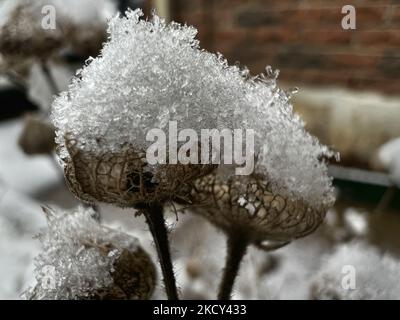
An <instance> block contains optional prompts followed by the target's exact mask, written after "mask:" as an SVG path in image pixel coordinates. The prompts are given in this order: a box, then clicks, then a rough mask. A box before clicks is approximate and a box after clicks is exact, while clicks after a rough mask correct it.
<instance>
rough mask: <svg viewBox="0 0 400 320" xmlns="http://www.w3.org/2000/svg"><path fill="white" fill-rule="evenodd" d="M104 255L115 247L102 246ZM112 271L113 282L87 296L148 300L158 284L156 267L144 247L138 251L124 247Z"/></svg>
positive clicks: (88, 297)
mask: <svg viewBox="0 0 400 320" xmlns="http://www.w3.org/2000/svg"><path fill="white" fill-rule="evenodd" d="M100 249H101V250H102V253H103V254H104V255H107V254H109V253H110V252H111V251H112V250H114V249H115V248H114V247H113V246H112V245H111V244H106V245H103V246H101V248H100ZM113 267H114V271H113V272H112V273H111V276H112V278H113V283H112V285H111V286H109V287H107V288H102V289H98V290H96V291H95V292H93V293H90V294H89V295H88V296H87V297H80V298H84V299H91V300H147V299H150V298H151V296H152V294H153V292H154V288H155V285H156V269H155V266H154V264H153V262H152V261H151V259H150V257H149V255H148V254H147V253H146V252H145V251H144V250H143V249H142V248H137V250H136V251H133V252H132V251H129V250H128V249H123V250H122V252H121V253H120V255H119V256H118V258H117V259H116V260H115V262H114V265H113Z"/></svg>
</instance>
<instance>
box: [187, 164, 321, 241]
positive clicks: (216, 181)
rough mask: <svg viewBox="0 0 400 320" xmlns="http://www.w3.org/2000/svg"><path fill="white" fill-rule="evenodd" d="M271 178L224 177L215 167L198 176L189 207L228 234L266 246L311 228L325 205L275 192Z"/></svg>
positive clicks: (291, 238) (303, 233)
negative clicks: (194, 204) (213, 170)
mask: <svg viewBox="0 0 400 320" xmlns="http://www.w3.org/2000/svg"><path fill="white" fill-rule="evenodd" d="M274 183H275V182H274V181H269V180H266V179H265V178H263V176H260V175H250V176H230V177H226V176H225V175H224V174H223V173H221V172H219V171H217V172H215V173H213V174H210V175H208V176H205V177H203V178H201V179H198V180H197V181H196V183H195V188H194V190H193V192H192V194H193V197H194V199H195V202H196V203H199V205H198V206H195V207H193V208H192V210H193V211H194V212H195V213H198V214H200V215H202V216H204V217H205V218H207V219H208V220H209V221H210V222H211V223H213V224H215V225H216V226H217V227H219V228H221V229H222V230H223V231H224V232H225V233H227V234H228V236H236V235H238V234H240V235H241V236H242V237H244V238H245V239H247V241H249V243H252V244H256V245H258V246H259V247H261V248H264V247H265V248H266V249H268V248H269V242H272V243H278V244H279V243H285V242H288V241H291V240H293V239H295V238H299V237H303V236H306V235H307V234H309V233H311V232H313V231H314V230H315V229H316V228H317V227H318V226H319V225H320V223H321V222H322V221H323V218H324V216H325V212H326V210H327V208H328V207H326V206H325V205H318V206H313V205H311V204H309V203H307V202H306V201H304V200H301V199H296V198H293V199H292V198H290V197H287V196H286V195H282V194H279V193H277V192H276V191H275V190H276V188H274Z"/></svg>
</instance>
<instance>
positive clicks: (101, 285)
mask: <svg viewBox="0 0 400 320" xmlns="http://www.w3.org/2000/svg"><path fill="white" fill-rule="evenodd" d="M46 212H47V214H48V229H47V230H44V231H43V232H42V233H41V234H40V235H39V236H38V238H39V240H40V242H41V244H42V253H41V254H40V255H39V256H38V257H37V258H36V261H35V267H36V268H35V277H36V280H37V285H36V287H35V288H32V289H30V290H29V291H28V292H27V293H26V297H27V298H29V299H82V298H89V297H90V296H91V295H92V294H94V293H98V292H100V291H102V290H104V289H105V288H110V287H113V281H114V278H115V276H114V275H113V272H114V271H115V263H116V262H117V259H118V258H119V257H120V256H121V255H122V254H125V253H124V252H133V253H136V252H138V250H141V249H140V247H139V246H138V240H137V239H136V238H133V237H130V236H128V235H126V234H124V233H121V232H118V231H114V230H111V229H108V228H105V227H102V226H101V225H99V223H98V222H97V221H96V220H95V219H94V218H93V215H94V213H95V212H94V211H93V210H92V209H84V208H78V209H76V210H75V211H74V212H64V213H63V214H62V215H60V216H55V215H54V213H52V212H51V211H49V210H48V209H47V210H46ZM125 250H126V251H125ZM150 269H151V268H150ZM138 283H139V282H137V283H136V284H137V285H138Z"/></svg>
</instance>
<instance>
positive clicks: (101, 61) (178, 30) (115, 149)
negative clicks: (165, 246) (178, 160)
mask: <svg viewBox="0 0 400 320" xmlns="http://www.w3.org/2000/svg"><path fill="white" fill-rule="evenodd" d="M142 16H143V13H142V12H141V11H140V10H135V11H127V12H126V16H125V17H118V16H117V17H115V18H113V19H112V20H111V21H110V25H109V29H108V32H109V40H108V42H107V43H106V44H105V45H104V48H103V49H102V52H101V55H100V56H98V57H97V58H90V59H88V61H87V63H86V66H85V67H84V68H83V69H82V70H79V71H78V73H77V77H76V78H75V79H73V81H72V84H71V85H70V87H69V89H68V91H66V92H63V93H61V94H60V96H59V97H57V99H55V101H54V103H53V106H52V120H53V123H54V125H55V127H56V136H57V137H56V141H57V144H58V153H59V156H60V158H61V160H62V161H63V162H64V165H65V166H66V167H67V171H68V172H75V173H73V174H72V178H68V177H67V179H69V180H70V181H72V182H73V183H72V184H71V183H70V185H74V186H78V187H79V185H80V187H81V189H82V190H79V188H74V189H75V190H78V191H79V192H75V193H76V194H78V195H80V194H82V193H84V194H85V197H86V198H89V197H88V196H87V195H90V197H91V198H92V200H93V198H94V199H101V200H102V201H104V200H107V199H106V198H107V197H106V198H105V197H103V196H100V197H98V196H97V195H96V192H95V191H93V190H97V189H98V188H97V186H96V185H95V184H94V183H93V181H97V183H98V182H99V181H100V179H98V178H97V176H98V175H99V174H100V175H101V179H103V178H104V175H105V174H103V172H112V173H113V174H116V175H115V176H118V177H119V178H120V179H119V180H118V181H117V180H115V179H113V180H112V181H109V182H107V183H106V184H105V187H104V185H102V186H100V187H99V188H100V189H102V188H105V189H109V191H110V193H111V194H112V197H119V196H120V194H121V192H122V193H123V197H122V198H123V199H122V200H121V201H120V202H118V201H114V200H113V201H114V202H115V203H117V204H118V203H120V204H122V205H123V206H125V205H130V204H132V203H135V202H136V201H137V200H136V199H139V200H140V201H142V200H143V199H145V200H146V201H152V200H151V199H150V198H151V197H153V195H152V194H157V196H158V197H160V198H168V197H169V196H170V195H171V194H172V195H174V196H175V195H176V197H178V198H179V197H182V195H181V194H180V193H181V190H179V189H182V188H183V189H184V192H183V198H185V197H186V195H187V193H186V191H187V190H186V185H187V183H186V182H188V181H189V180H190V178H198V177H201V176H204V174H205V173H207V171H208V169H210V168H207V166H205V167H204V166H200V167H197V166H196V165H193V166H179V165H174V164H172V165H171V168H169V167H168V165H167V166H164V165H162V164H159V163H156V164H149V163H146V164H143V167H142V164H141V163H139V162H137V165H136V164H135V165H133V166H129V167H126V166H125V167H123V168H122V169H120V166H119V167H118V168H116V169H115V168H114V164H115V161H117V162H118V161H123V162H124V163H126V162H127V161H126V160H120V159H121V158H124V157H125V155H126V154H129V161H130V162H132V161H133V162H135V163H136V161H137V160H136V158H137V157H138V155H141V154H142V153H143V154H144V153H145V152H147V151H149V147H151V146H152V145H153V144H154V143H155V141H154V140H152V139H149V138H148V134H149V131H150V130H152V129H161V130H162V131H163V132H164V133H165V137H168V138H166V140H168V142H166V144H167V145H166V146H165V149H166V150H168V152H169V151H170V150H173V149H174V148H173V147H172V148H171V149H169V147H171V145H170V144H171V141H170V139H169V137H170V134H171V132H170V124H171V122H176V124H177V128H178V131H179V132H182V131H181V130H183V129H189V130H191V132H192V133H193V131H194V133H195V134H196V136H197V137H201V138H202V132H203V129H209V130H217V131H218V132H220V131H222V130H224V129H228V130H230V132H241V133H244V132H247V130H248V129H252V130H253V131H254V148H253V147H251V148H250V145H251V143H250V144H249V149H254V150H250V151H251V152H253V151H254V155H255V157H257V159H258V161H257V163H256V165H255V167H254V173H255V174H261V175H262V176H265V177H266V179H267V180H268V181H274V190H273V192H275V193H279V194H281V195H282V196H283V197H285V198H290V199H301V200H305V201H307V203H310V204H314V205H315V206H316V207H318V206H320V205H323V204H324V203H329V202H331V200H332V198H333V197H332V184H331V179H330V177H329V176H328V175H327V167H326V164H325V162H324V161H321V160H320V159H322V158H327V157H330V156H332V153H331V152H330V151H329V149H328V148H327V147H325V146H322V145H321V144H320V143H319V142H318V140H317V139H316V138H315V137H312V136H311V135H309V134H308V133H307V132H306V131H305V129H304V123H303V122H302V121H301V119H300V118H299V117H298V116H297V115H295V114H293V108H292V106H291V105H290V103H289V95H288V94H286V93H285V92H283V91H282V90H280V89H279V88H277V86H276V77H277V73H276V72H273V71H272V69H271V68H267V69H266V73H265V74H261V75H258V76H256V77H252V76H250V74H249V71H248V70H247V69H242V68H240V67H238V66H236V65H234V66H230V65H228V62H227V61H226V59H224V58H223V56H222V55H220V54H212V53H209V52H207V51H205V50H202V49H201V48H200V47H199V42H198V40H196V38H195V36H196V33H197V30H196V29H194V28H193V27H189V26H186V25H180V24H178V23H174V22H172V23H169V24H167V23H165V21H164V20H163V19H160V18H159V17H157V16H154V17H152V18H151V19H149V20H144V19H142ZM243 135H244V134H243ZM70 139H72V140H74V141H76V143H75V144H74V145H73V146H71V144H70ZM156 139H157V137H156ZM160 140H161V139H160ZM182 140H183V139H181V140H178V142H177V146H176V147H177V148H176V149H180V147H182V145H183V144H184V143H186V141H182ZM168 143H169V144H168ZM161 144H163V143H161ZM202 147H204V146H203V145H202ZM246 150H247V145H246ZM208 151H210V150H208ZM223 151H225V150H223ZM251 152H249V153H251ZM221 154H224V157H225V153H224V152H221ZM108 157H110V158H112V161H111V162H109V163H108V164H106V162H108V161H109V160H108ZM82 159H83V160H84V161H82ZM89 159H92V160H93V161H91V163H93V164H98V163H99V162H101V163H102V166H105V167H106V168H107V170H103V169H102V170H101V172H99V171H98V170H92V169H90V170H89V168H98V166H97V165H96V166H94V165H93V166H91V165H90V166H89V167H86V168H87V169H84V168H83V167H82V166H86V164H87V163H88V160H89ZM104 159H106V161H104ZM132 159H135V160H132ZM224 161H225V159H222V162H221V163H222V164H221V166H224V165H225V163H224ZM89 162H90V161H89ZM167 164H168V159H167ZM228 164H229V163H228ZM77 167H79V170H77ZM174 167H176V169H174ZM167 168H168V169H167ZM85 170H86V172H85ZM140 170H143V173H141V174H139V175H138V176H135V177H132V175H131V172H132V171H133V172H138V171H140ZM168 170H170V171H168ZM181 170H182V171H184V176H183V177H182V176H181V173H179V172H180V171H181ZM192 170H193V171H192ZM78 171H80V172H82V173H79V174H78ZM89 171H90V172H89ZM122 172H123V174H122V176H121V175H120V173H122ZM169 172H171V174H170V173H169ZM172 173H173V174H172ZM198 174H199V175H198ZM78 176H79V177H78ZM93 176H94V177H95V179H93ZM81 177H87V179H86V178H83V180H80V179H81ZM89 177H90V178H89ZM182 182H183V183H182ZM144 184H147V186H148V188H149V190H150V191H146V192H145V191H144V189H145V188H144V187H143V186H144ZM138 185H139V186H141V187H140V188H138ZM121 186H122V187H121ZM156 186H157V187H156ZM176 188H178V189H176ZM154 189H157V190H158V191H154V192H152V190H154ZM102 193H103V192H102ZM107 193H109V192H107ZM132 193H137V194H135V195H132ZM147 194H148V195H150V197H147ZM143 195H145V196H143ZM127 199H129V200H127ZM132 199H133V200H132ZM155 200H157V199H155ZM172 200H175V199H172Z"/></svg>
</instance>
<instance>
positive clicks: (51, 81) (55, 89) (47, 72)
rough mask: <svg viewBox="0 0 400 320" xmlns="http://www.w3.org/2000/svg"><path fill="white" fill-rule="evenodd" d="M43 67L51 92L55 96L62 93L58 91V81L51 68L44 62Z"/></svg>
mask: <svg viewBox="0 0 400 320" xmlns="http://www.w3.org/2000/svg"><path fill="white" fill-rule="evenodd" d="M41 66H42V71H43V74H44V75H45V77H46V80H47V83H48V84H49V86H50V89H51V92H52V93H53V95H56V94H58V93H59V92H60V90H59V89H58V86H57V83H56V80H55V79H54V77H53V75H52V73H51V71H50V69H49V67H48V66H47V64H46V63H45V62H43V63H42V64H41Z"/></svg>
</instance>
